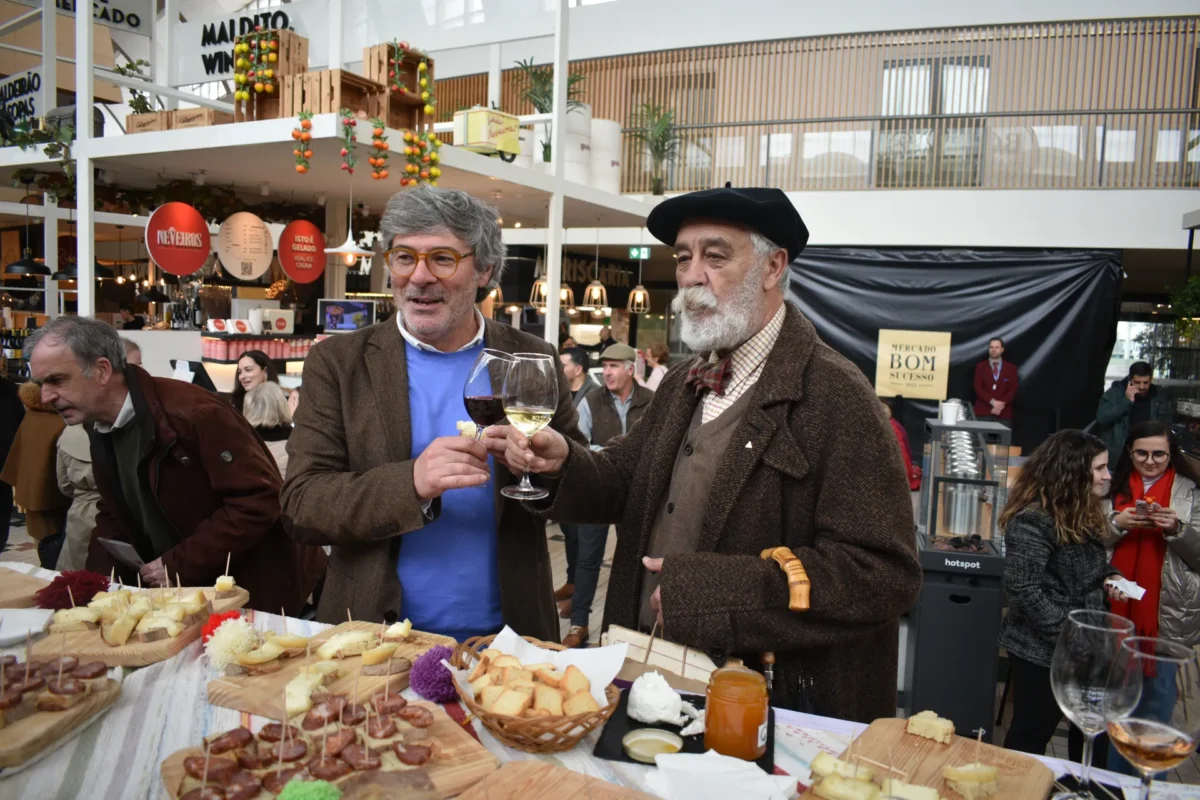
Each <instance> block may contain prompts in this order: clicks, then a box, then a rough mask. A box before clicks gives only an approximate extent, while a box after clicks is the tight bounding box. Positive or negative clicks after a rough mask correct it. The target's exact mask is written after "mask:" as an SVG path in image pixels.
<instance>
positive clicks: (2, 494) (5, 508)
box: [0, 481, 13, 550]
mask: <svg viewBox="0 0 1200 800" xmlns="http://www.w3.org/2000/svg"><path fill="white" fill-rule="evenodd" d="M12 512H13V488H12V487H11V486H9V485H8V484H7V483H5V482H4V481H0V550H4V549H5V548H7V547H8V526H9V525H10V524H11V522H12Z"/></svg>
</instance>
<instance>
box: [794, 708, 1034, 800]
mask: <svg viewBox="0 0 1200 800" xmlns="http://www.w3.org/2000/svg"><path fill="white" fill-rule="evenodd" d="M905 724H906V722H905V720H902V719H877V720H875V721H874V722H872V723H871V724H870V726H868V727H867V729H866V730H865V731H863V732H862V734H861V735H860V736H859V737H858V739H857V740H855V742H854V756H855V758H857V757H858V756H860V755H861V756H863V757H864V758H870V759H872V760H874V761H878V762H879V763H880V764H888V765H890V766H892V767H895V768H896V769H900V770H903V771H904V772H907V773H908V776H907V777H903V778H901V776H900V775H897V774H895V773H889V774H888V775H886V776H885V775H884V771H883V769H882V768H880V767H876V766H875V765H874V764H865V763H864V764H863V766H869V767H871V768H872V769H874V770H875V781H876V783H878V782H880V781H882V780H883V778H884V777H896V778H901V780H904V781H906V782H908V783H917V784H921V785H922V786H931V787H933V788H934V789H937V790H938V793H939V794H941V795H942V796H943V797H946V798H948V800H958V798H959V797H960V795H959V794H958V793H957V792H955V791H952V790H951V789H950V787H949V786H947V785H946V781H945V779H943V778H942V768H943V767H947V766H953V767H959V766H963V765H965V764H971V763H974V762H975V761H982V762H983V763H984V764H988V765H990V766H993V767H996V768H997V769H998V770H999V772H1000V777H999V778H998V779H997V781H996V783H997V786H998V787H999V789H1000V791H999V792H997V793H996V794H995V795H993V797H994V798H996V800H1045V798H1046V796H1047V795H1049V794H1050V787H1051V786H1053V785H1054V773H1053V772H1051V771H1050V768H1049V767H1047V766H1046V765H1044V764H1042V763H1041V762H1040V761H1037V760H1036V759H1034V758H1031V757H1030V756H1027V755H1025V754H1023V753H1016V752H1013V751H1012V750H1005V749H1004V748H1003V747H996V746H995V745H991V744H983V745H982V746H980V747H979V757H978V758H976V756H975V748H976V744H975V740H974V739H967V738H966V737H963V736H955V737H954V738H953V739H951V740H950V744H948V745H947V744H941V743H939V742H935V741H933V740H932V739H926V738H924V737H923V736H916V735H914V734H911V733H905V731H904V726H905ZM847 752H849V750H848V749H847ZM841 757H842V758H843V759H844V758H846V753H842V755H841ZM801 797H805V798H809V797H816V795H815V794H814V793H813V791H812V789H809V790H808V791H807V792H805V793H804V794H803V795H801Z"/></svg>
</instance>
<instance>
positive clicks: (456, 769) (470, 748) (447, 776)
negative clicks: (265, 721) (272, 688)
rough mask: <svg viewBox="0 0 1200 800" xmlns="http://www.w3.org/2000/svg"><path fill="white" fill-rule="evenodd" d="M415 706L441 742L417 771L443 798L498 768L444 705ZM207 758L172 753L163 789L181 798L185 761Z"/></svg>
mask: <svg viewBox="0 0 1200 800" xmlns="http://www.w3.org/2000/svg"><path fill="white" fill-rule="evenodd" d="M412 705H415V706H421V707H423V708H428V709H429V710H430V711H432V712H433V726H432V727H431V728H430V729H429V738H430V739H433V740H436V741H437V748H436V751H435V752H436V755H435V756H434V759H433V760H432V761H430V762H429V763H428V764H426V765H425V766H424V767H422V768H421V770H413V772H418V771H421V772H424V773H426V774H427V775H428V776H429V778H430V780H432V781H433V785H434V787H435V789H436V790H437V793H438V796H439V797H443V798H445V797H454V796H456V795H458V794H461V793H462V792H463V790H464V789H466V788H467V787H469V786H473V785H475V784H476V783H478V782H479V781H480V779H482V778H483V777H484V776H486V775H488V774H489V773H491V772H493V771H494V770H495V769H496V766H497V764H498V762H497V761H496V758H495V757H494V756H493V755H492V754H491V753H489V752H488V751H487V748H485V747H484V746H483V745H482V744H480V743H479V742H478V741H477V740H476V739H475V737H474V736H472V735H471V734H470V733H469V732H468V731H467V730H466V729H465V728H463V727H462V726H461V725H459V724H458V723H457V722H455V721H454V720H452V719H450V717H449V716H448V715H447V714H446V712H445V711H444V710H443V709H442V707H441V706H439V705H436V704H434V703H426V702H424V701H420V702H414V703H412ZM426 744H428V742H426ZM203 755H204V749H203V748H201V747H189V748H188V749H186V750H179V751H178V752H175V753H172V754H171V755H169V756H167V758H166V760H164V761H163V763H162V767H161V769H160V770H159V772H160V774H161V775H162V781H163V786H165V787H166V789H167V792H168V793H169V794H170V795H171V797H173V798H175V797H178V796H179V787H180V785H181V784H182V783H183V778H184V774H185V773H184V771H183V762H184V759H186V758H188V757H190V756H203ZM264 796H266V795H265V793H264Z"/></svg>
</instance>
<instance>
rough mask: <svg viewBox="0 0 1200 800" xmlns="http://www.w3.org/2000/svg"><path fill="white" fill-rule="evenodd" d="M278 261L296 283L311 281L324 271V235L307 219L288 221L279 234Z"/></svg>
mask: <svg viewBox="0 0 1200 800" xmlns="http://www.w3.org/2000/svg"><path fill="white" fill-rule="evenodd" d="M279 263H280V264H281V265H282V266H283V271H284V273H285V274H286V275H287V276H288V277H289V278H291V279H292V280H293V281H295V282H296V283H312V282H313V281H315V280H316V279H317V278H320V277H321V274H322V273H324V272H325V236H324V235H323V234H322V233H321V229H320V228H318V227H317V226H316V225H314V224H312V223H311V222H308V221H307V220H303V219H298V220H295V221H294V222H290V223H288V226H287V227H286V228H284V229H283V233H281V234H279Z"/></svg>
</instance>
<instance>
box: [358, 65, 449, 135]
mask: <svg viewBox="0 0 1200 800" xmlns="http://www.w3.org/2000/svg"><path fill="white" fill-rule="evenodd" d="M393 57H394V50H393V45H391V44H388V43H385V44H377V45H374V46H372V47H364V48H363V74H365V75H366V76H367V77H368V78H369V79H370V80H373V81H375V82H377V83H382V84H383V85H384V86H386V87H387V89H388V93H387V95H388V113H387V116H385V117H383V119H384V120H385V121H386V122H387V126H388V127H389V128H394V129H396V130H410V131H414V132H421V131H426V130H432V126H433V116H434V115H433V114H426V113H425V101H424V100H422V99H421V97H420V93H421V87H420V84H419V83H418V82H419V81H420V78H421V74H420V73H419V72H418V71H417V65H418V64H420V63H421V61H422V57H421V56H419V55H416V54H415V53H413V52H412V51H408V52H406V53H405V54H404V55H403V56H402V57H401V58H400V59H399V62H400V63H398V64H392V63H391V60H392V58H393ZM424 61H425V62H426V65H427V67H428V70H427V71H426V73H425V77H426V78H427V79H428V81H429V86H430V91H431V92H432V87H433V85H434V84H433V82H434V78H433V66H434V65H433V59H432V58H429V57H425V58H424ZM393 70H394V71H395V72H396V76H397V77H398V78H399V79H400V81H401V82H402V83H403V84H404V85H405V86H407V87H408V88H409V90H410V91H409V93H408V94H400V93H399V92H398V91H393V88H392V79H391V78H390V77H389V73H391V72H392V71H393ZM434 97H435V99H436V94H435V95H434Z"/></svg>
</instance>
